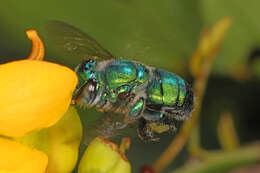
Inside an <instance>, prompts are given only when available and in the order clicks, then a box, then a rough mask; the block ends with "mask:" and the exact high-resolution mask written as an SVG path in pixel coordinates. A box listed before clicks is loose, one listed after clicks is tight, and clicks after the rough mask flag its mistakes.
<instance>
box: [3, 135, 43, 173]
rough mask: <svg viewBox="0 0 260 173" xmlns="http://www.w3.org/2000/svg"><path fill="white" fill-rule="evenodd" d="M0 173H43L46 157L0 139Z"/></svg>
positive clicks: (20, 145)
mask: <svg viewBox="0 0 260 173" xmlns="http://www.w3.org/2000/svg"><path fill="white" fill-rule="evenodd" d="M0 153H1V154H0V173H44V172H45V169H46V167H47V163H48V157H47V156H46V155H45V154H44V153H42V152H40V151H38V150H35V149H31V148H29V147H27V146H25V145H23V144H20V143H18V142H15V141H11V140H8V139H4V138H0Z"/></svg>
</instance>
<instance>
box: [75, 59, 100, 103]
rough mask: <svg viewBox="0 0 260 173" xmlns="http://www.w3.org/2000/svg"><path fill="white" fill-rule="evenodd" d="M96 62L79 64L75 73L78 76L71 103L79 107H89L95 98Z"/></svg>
mask: <svg viewBox="0 0 260 173" xmlns="http://www.w3.org/2000/svg"><path fill="white" fill-rule="evenodd" d="M95 68H96V61H93V60H91V59H90V60H87V61H84V62H83V63H81V64H79V65H78V66H77V67H76V69H75V71H76V74H77V76H78V85H77V87H76V90H75V91H74V94H73V101H74V102H75V103H77V104H79V105H91V103H92V102H93V101H94V100H95V98H96V93H97V80H96V71H95Z"/></svg>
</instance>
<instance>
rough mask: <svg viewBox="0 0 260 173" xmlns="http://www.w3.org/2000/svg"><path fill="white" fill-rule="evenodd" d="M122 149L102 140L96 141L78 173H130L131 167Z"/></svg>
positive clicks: (85, 155) (86, 154)
mask: <svg viewBox="0 0 260 173" xmlns="http://www.w3.org/2000/svg"><path fill="white" fill-rule="evenodd" d="M124 143H125V142H123V144H121V146H122V145H125V144H124ZM121 148H124V147H120V149H119V148H118V147H117V145H116V144H114V143H112V142H109V141H106V140H104V139H102V138H96V139H94V140H93V141H92V142H91V143H90V144H89V146H88V148H87V149H86V151H85V153H84V155H83V157H82V159H81V161H80V164H79V170H78V173H130V172H131V165H130V163H129V162H128V160H127V158H126V156H125V155H124V153H123V152H124V151H123V150H124V149H121ZM126 148H128V147H126ZM120 150H121V151H120Z"/></svg>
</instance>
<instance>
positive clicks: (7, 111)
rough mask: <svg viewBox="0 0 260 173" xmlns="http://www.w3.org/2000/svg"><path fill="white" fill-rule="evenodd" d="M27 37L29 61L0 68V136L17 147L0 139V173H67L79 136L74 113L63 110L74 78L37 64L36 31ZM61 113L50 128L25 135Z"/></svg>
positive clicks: (69, 73)
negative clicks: (9, 138)
mask: <svg viewBox="0 0 260 173" xmlns="http://www.w3.org/2000/svg"><path fill="white" fill-rule="evenodd" d="M27 35H28V37H29V38H30V39H31V40H32V42H33V47H32V52H31V54H30V56H29V57H28V58H27V59H26V60H20V61H13V62H10V63H6V64H2V65H0V76H1V78H0V98H1V100H2V101H1V102H0V136H1V135H5V136H11V137H16V138H15V139H16V140H18V141H19V142H20V143H19V142H18V141H13V140H8V139H5V138H0V173H46V171H47V172H48V173H52V172H53V173H59V172H60V173H66V172H68V173H70V172H71V171H72V170H73V168H74V167H75V165H76V162H77V158H78V148H79V143H80V141H81V136H82V127H81V123H80V119H79V117H78V115H77V114H76V110H75V109H69V110H68V111H67V109H68V107H69V105H70V102H71V97H72V93H73V91H74V89H75V87H76V84H77V76H76V74H75V73H74V72H73V71H72V70H70V69H69V68H67V67H65V66H61V65H58V64H54V63H50V62H44V61H40V60H43V58H44V45H43V43H42V41H41V39H40V38H39V37H38V35H37V33H36V31H34V30H29V31H27ZM66 111H67V113H66V114H65V116H64V117H63V119H62V120H61V121H59V123H57V124H56V125H55V126H53V127H51V128H47V129H44V130H41V131H34V132H31V131H33V130H39V129H42V128H46V127H49V126H52V125H54V124H55V123H56V122H57V121H58V120H59V119H61V117H62V116H63V114H64V113H65V112H66ZM28 132H31V133H29V134H27V135H25V136H23V135H24V134H26V133H28ZM18 136H23V137H20V138H18ZM24 144H26V145H27V146H26V145H24ZM28 146H30V147H33V148H37V149H39V150H41V151H38V150H36V149H33V148H29V147H28ZM42 151H43V152H45V153H46V154H47V155H46V154H45V153H43V152H42ZM48 157H49V163H48ZM47 163H48V167H47ZM46 168H47V169H46Z"/></svg>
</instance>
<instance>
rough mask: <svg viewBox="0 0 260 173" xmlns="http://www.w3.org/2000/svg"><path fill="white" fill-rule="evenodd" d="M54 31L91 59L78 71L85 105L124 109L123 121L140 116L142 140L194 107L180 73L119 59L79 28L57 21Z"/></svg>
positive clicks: (67, 47)
mask: <svg viewBox="0 0 260 173" xmlns="http://www.w3.org/2000/svg"><path fill="white" fill-rule="evenodd" d="M49 26H50V27H49V32H51V33H52V35H54V36H55V37H56V44H57V45H59V46H60V47H61V48H62V49H63V50H64V51H66V52H69V53H72V54H73V55H75V56H77V57H80V58H82V59H85V60H84V61H83V62H82V63H81V64H79V65H78V66H77V67H76V69H75V71H76V73H77V75H78V79H79V82H78V85H77V88H76V90H75V92H74V96H73V101H74V102H75V103H76V104H78V105H82V106H86V107H96V108H97V109H98V110H101V111H104V112H111V113H120V114H123V115H124V118H123V120H122V122H117V124H120V126H118V125H117V126H113V127H112V125H111V128H118V129H120V128H124V127H125V126H126V125H128V124H131V123H133V122H136V121H138V135H139V137H140V138H141V139H142V140H145V141H155V140H158V139H159V138H156V137H154V133H162V132H165V131H169V130H174V129H175V123H174V122H175V121H176V120H184V119H186V118H188V117H189V115H190V113H191V111H192V110H193V105H194V97H193V92H192V90H191V88H190V86H189V85H188V84H187V83H186V82H185V81H184V80H183V79H182V78H181V77H179V76H178V75H176V74H174V73H171V72H168V71H164V70H161V69H157V68H154V67H149V66H146V65H143V64H141V63H138V62H135V61H128V60H124V59H117V58H115V57H114V56H112V55H111V54H110V53H109V52H108V51H107V50H105V49H104V48H102V47H101V46H100V44H99V43H97V42H96V41H95V40H94V39H93V38H91V37H90V36H89V35H87V34H86V33H84V32H82V31H80V30H79V29H77V28H75V27H73V26H71V25H68V24H65V23H62V22H51V23H50V24H49Z"/></svg>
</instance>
